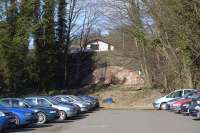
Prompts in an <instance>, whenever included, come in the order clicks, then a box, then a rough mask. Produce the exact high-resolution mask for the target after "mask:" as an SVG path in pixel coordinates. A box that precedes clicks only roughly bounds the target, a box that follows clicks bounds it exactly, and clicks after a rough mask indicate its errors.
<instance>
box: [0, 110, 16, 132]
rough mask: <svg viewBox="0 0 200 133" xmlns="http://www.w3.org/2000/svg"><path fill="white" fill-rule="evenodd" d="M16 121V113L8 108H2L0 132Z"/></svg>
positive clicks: (0, 112) (0, 111)
mask: <svg viewBox="0 0 200 133" xmlns="http://www.w3.org/2000/svg"><path fill="white" fill-rule="evenodd" d="M14 123H15V115H14V114H13V113H12V112H10V111H8V110H0V132H1V131H2V130H3V129H4V128H7V127H8V126H10V125H12V124H14Z"/></svg>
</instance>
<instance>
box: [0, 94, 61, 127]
mask: <svg viewBox="0 0 200 133" xmlns="http://www.w3.org/2000/svg"><path fill="white" fill-rule="evenodd" d="M1 101H3V102H5V103H7V104H10V105H11V106H12V107H18V108H28V109H30V110H32V111H34V112H35V113H36V114H37V116H38V121H37V123H38V124H44V123H46V122H49V121H54V120H57V119H58V118H59V117H60V116H59V110H57V109H55V108H52V107H41V106H35V105H34V104H33V103H31V102H26V101H24V99H20V98H3V99H1Z"/></svg>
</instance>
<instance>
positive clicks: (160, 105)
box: [153, 89, 194, 110]
mask: <svg viewBox="0 0 200 133" xmlns="http://www.w3.org/2000/svg"><path fill="white" fill-rule="evenodd" d="M192 90H194V89H181V90H175V91H173V92H171V93H169V94H167V95H165V96H163V97H161V98H157V99H155V100H154V102H153V106H154V108H155V109H163V110H165V109H167V102H168V101H170V100H173V99H176V98H180V97H182V96H184V95H185V94H187V93H190V92H191V91H192Z"/></svg>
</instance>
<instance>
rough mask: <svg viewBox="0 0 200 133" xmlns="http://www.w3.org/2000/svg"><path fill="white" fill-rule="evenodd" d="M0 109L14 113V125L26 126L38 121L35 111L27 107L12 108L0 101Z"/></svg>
mask: <svg viewBox="0 0 200 133" xmlns="http://www.w3.org/2000/svg"><path fill="white" fill-rule="evenodd" d="M0 110H2V111H7V110H9V111H10V112H12V113H13V114H14V115H15V125H16V126H27V125H30V124H33V123H36V122H37V121H38V117H37V115H36V113H35V112H33V111H32V110H29V109H22V108H14V107H11V106H10V105H9V104H6V103H4V102H0Z"/></svg>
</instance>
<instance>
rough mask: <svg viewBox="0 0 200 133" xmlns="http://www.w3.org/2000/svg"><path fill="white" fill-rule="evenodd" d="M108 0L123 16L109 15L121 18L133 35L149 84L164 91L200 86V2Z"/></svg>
mask: <svg viewBox="0 0 200 133" xmlns="http://www.w3.org/2000/svg"><path fill="white" fill-rule="evenodd" d="M105 2H106V1H105ZM108 3H109V4H110V5H111V6H110V7H113V10H115V11H116V12H119V13H118V14H120V15H121V16H118V17H117V18H116V15H113V16H109V17H110V18H111V19H112V21H113V19H114V20H115V21H117V20H118V21H117V22H118V23H120V24H121V25H123V26H122V27H121V29H120V30H121V31H123V32H124V33H126V34H127V35H128V36H130V37H131V38H132V41H133V43H132V45H134V47H135V50H136V52H135V56H136V58H137V64H140V70H141V71H142V75H143V77H144V79H145V81H146V84H145V85H146V86H148V87H153V88H162V89H163V91H170V90H173V89H177V88H198V87H199V85H200V84H199V83H200V78H199V74H200V72H199V71H200V67H199V64H200V52H199V50H200V1H198V0H118V1H113V0H111V1H110V2H108ZM125 20H127V21H125ZM125 22H128V24H126V23H125ZM118 23H117V25H119V24H118Z"/></svg>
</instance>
